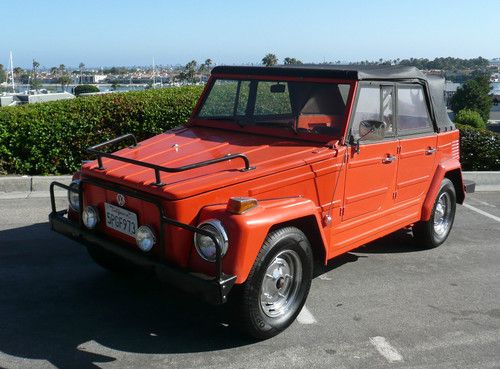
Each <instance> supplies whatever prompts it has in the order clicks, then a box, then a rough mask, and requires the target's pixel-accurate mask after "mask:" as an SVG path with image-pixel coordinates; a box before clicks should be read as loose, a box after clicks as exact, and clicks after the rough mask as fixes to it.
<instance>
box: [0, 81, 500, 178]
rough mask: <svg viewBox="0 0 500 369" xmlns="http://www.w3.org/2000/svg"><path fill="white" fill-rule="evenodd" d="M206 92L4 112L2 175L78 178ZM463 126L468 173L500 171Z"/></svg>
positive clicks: (163, 92)
mask: <svg viewBox="0 0 500 369" xmlns="http://www.w3.org/2000/svg"><path fill="white" fill-rule="evenodd" d="M202 88H203V87H202V86H189V87H179V88H167V89H159V90H147V91H141V92H127V93H119V94H109V95H100V96H90V97H84V98H77V99H73V100H62V101H55V102H50V103H42V104H30V105H23V106H18V107H6V108H1V109H0V174H6V173H9V174H67V173H72V172H74V171H76V170H78V168H79V167H80V163H81V161H82V160H84V159H88V156H87V154H85V148H86V147H88V146H90V145H93V144H95V143H98V142H102V141H104V140H107V139H110V138H113V137H116V136H118V135H121V134H124V133H128V132H131V133H133V134H135V135H136V136H137V138H138V139H144V138H146V137H150V136H153V135H155V134H158V133H160V132H163V131H165V130H167V129H170V128H173V127H175V126H178V125H180V124H183V123H184V122H186V121H187V119H188V117H189V116H190V114H191V111H192V109H193V107H194V105H195V103H196V100H197V98H198V96H199V95H200V93H201V91H202ZM463 114H464V115H469V116H470V115H471V114H470V113H468V114H465V113H463ZM472 115H475V116H476V117H477V115H478V114H474V113H472ZM472 119H474V118H472ZM457 126H458V127H459V129H460V131H461V156H462V157H461V161H462V165H463V168H464V170H500V136H499V135H498V134H496V133H494V132H491V131H488V130H486V129H477V128H474V127H471V126H469V125H461V124H457Z"/></svg>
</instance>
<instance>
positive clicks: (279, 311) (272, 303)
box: [260, 250, 302, 318]
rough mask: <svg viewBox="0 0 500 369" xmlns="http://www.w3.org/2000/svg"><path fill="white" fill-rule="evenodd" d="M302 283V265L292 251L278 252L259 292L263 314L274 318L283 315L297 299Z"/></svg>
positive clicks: (268, 268)
mask: <svg viewBox="0 0 500 369" xmlns="http://www.w3.org/2000/svg"><path fill="white" fill-rule="evenodd" d="M301 281H302V263H301V261H300V258H299V255H298V254H297V253H296V252H295V251H292V250H285V251H282V252H280V253H279V254H278V255H276V257H275V258H274V260H273V261H271V263H270V264H269V266H268V267H267V270H266V273H265V274H264V278H263V280H262V287H261V291H260V306H261V307H262V310H263V311H264V313H265V314H266V315H267V316H269V317H271V318H276V317H279V316H282V315H285V314H286V313H287V312H288V311H289V310H290V307H291V306H292V304H293V303H294V302H295V300H296V298H297V294H298V291H299V287H300V283H301Z"/></svg>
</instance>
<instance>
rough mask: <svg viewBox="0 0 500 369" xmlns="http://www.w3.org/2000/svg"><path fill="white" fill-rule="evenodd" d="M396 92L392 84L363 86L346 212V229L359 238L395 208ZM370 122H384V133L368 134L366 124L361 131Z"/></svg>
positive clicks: (355, 123) (349, 163) (350, 161)
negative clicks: (353, 232) (372, 223)
mask: <svg viewBox="0 0 500 369" xmlns="http://www.w3.org/2000/svg"><path fill="white" fill-rule="evenodd" d="M394 90H395V86H394V85H392V84H388V85H385V84H379V83H374V82H372V83H363V84H361V85H360V89H359V93H358V97H357V103H356V108H355V111H354V117H353V120H352V124H351V136H352V137H353V140H351V142H352V144H351V147H350V148H349V149H350V150H349V151H350V155H349V156H348V160H347V172H346V185H345V192H344V209H343V211H342V223H343V227H345V229H346V230H347V229H353V230H354V231H355V233H356V234H360V232H361V233H362V232H363V229H364V228H365V227H366V225H367V224H368V223H370V221H371V220H375V219H376V218H378V217H379V216H380V214H381V213H382V212H383V211H385V210H387V209H390V208H391V207H392V206H393V204H394V199H393V194H394V189H395V182H396V174H397V164H398V163H397V149H398V141H397V139H396V135H395V130H394V100H395V94H394ZM366 120H375V121H380V122H383V123H384V124H383V125H382V127H383V129H382V131H383V132H379V134H376V135H374V134H371V133H369V132H368V133H367V130H366V129H363V124H361V129H360V123H362V122H363V121H366ZM358 140H359V141H358ZM358 142H359V146H358V145H357V143H358ZM358 148H359V150H358ZM362 228H363V229H362Z"/></svg>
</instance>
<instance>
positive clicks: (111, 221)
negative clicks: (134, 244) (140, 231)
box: [104, 202, 137, 237]
mask: <svg viewBox="0 0 500 369" xmlns="http://www.w3.org/2000/svg"><path fill="white" fill-rule="evenodd" d="M104 210H105V212H106V226H107V227H109V228H111V229H114V230H115V231H118V232H121V233H124V234H126V235H129V236H131V237H135V231H136V230H137V215H136V214H135V213H132V212H131V211H128V210H125V209H123V208H120V207H118V206H115V205H112V204H108V203H107V202H105V203H104Z"/></svg>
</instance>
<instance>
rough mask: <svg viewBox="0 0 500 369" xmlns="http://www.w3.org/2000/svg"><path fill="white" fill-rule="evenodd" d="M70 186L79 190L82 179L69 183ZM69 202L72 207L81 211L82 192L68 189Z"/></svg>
mask: <svg viewBox="0 0 500 369" xmlns="http://www.w3.org/2000/svg"><path fill="white" fill-rule="evenodd" d="M69 187H71V188H74V189H75V190H78V189H79V188H80V180H79V179H77V180H75V181H72V182H71V183H70V184H69ZM68 202H69V206H70V208H71V209H73V210H74V211H80V194H79V193H78V192H74V191H70V190H68Z"/></svg>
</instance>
